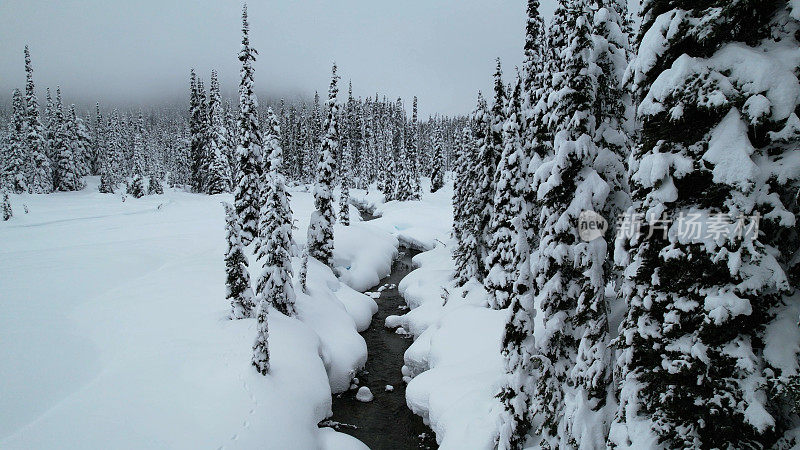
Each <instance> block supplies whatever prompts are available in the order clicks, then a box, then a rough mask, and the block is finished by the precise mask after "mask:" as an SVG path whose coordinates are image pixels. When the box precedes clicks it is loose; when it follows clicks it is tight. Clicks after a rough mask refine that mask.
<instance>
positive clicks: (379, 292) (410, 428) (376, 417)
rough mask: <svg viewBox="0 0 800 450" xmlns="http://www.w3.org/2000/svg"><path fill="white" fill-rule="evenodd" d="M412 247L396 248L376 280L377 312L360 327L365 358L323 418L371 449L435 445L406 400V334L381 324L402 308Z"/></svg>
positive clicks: (403, 307) (415, 447) (407, 339)
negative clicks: (366, 393) (364, 390)
mask: <svg viewBox="0 0 800 450" xmlns="http://www.w3.org/2000/svg"><path fill="white" fill-rule="evenodd" d="M417 253H418V252H416V251H415V250H410V249H403V248H401V249H400V256H399V257H398V259H397V260H395V262H394V264H393V266H392V273H391V275H389V276H388V277H386V278H384V279H383V280H382V281H381V284H380V286H376V288H375V291H376V292H374V294H373V296H374V297H376V301H377V303H378V312H377V313H376V314H375V316H373V318H372V325H370V327H369V328H368V329H366V330H365V331H364V332H362V333H361V336H363V337H364V340H365V341H366V343H367V348H368V354H369V357H368V358H367V363H366V365H365V367H364V370H363V371H362V372H361V373H359V374H358V376H357V380H358V384H357V385H356V384H354V385H353V386H352V389H351V390H349V391H347V392H344V393H342V394H339V395H334V397H333V417H332V418H331V421H325V422H323V425H326V426H333V427H334V428H335V429H336V430H337V431H341V432H343V433H347V434H350V435H352V436H355V437H356V438H358V439H359V440H361V441H362V442H364V443H365V444H367V445H368V446H369V447H370V448H371V449H372V450H378V449H417V448H436V439H435V437H434V434H433V432H432V431H431V430H430V428H428V427H427V426H426V425H425V424H424V423H423V420H422V418H421V417H420V416H417V415H416V414H414V413H413V412H411V410H410V409H408V406H407V405H406V385H405V382H403V374H402V373H401V368H402V366H403V354H404V353H405V351H406V350H407V349H408V347H409V346H410V345H411V339H410V338H409V337H408V336H405V335H402V334H398V333H396V332H395V330H392V329H388V328H386V327H384V325H383V324H384V321H385V320H386V317H388V316H390V315H392V314H398V313H402V312H403V311H404V309H405V308H406V306H405V301H404V300H403V298H402V297H401V296H400V293H399V292H398V291H397V285H398V284H399V283H400V281H401V280H402V279H403V277H405V276H406V275H408V273H409V272H411V270H412V269H413V267H412V264H411V259H412V257H413V256H414V255H416V254H417ZM356 386H359V387H363V386H366V387H368V388H369V389H370V391H371V392H372V394H373V395H374V399H373V400H371V401H369V402H363V401H360V400H359V399H357V398H356V392H357V391H358V387H356Z"/></svg>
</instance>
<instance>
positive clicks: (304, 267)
mask: <svg viewBox="0 0 800 450" xmlns="http://www.w3.org/2000/svg"><path fill="white" fill-rule="evenodd" d="M302 258H303V259H302V262H301V263H300V274H299V278H300V289H302V292H303V293H304V294H308V246H305V247H303V257H302Z"/></svg>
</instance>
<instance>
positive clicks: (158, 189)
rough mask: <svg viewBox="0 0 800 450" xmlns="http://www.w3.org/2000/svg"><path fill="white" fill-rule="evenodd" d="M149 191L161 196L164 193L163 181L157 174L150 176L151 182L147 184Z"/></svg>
mask: <svg viewBox="0 0 800 450" xmlns="http://www.w3.org/2000/svg"><path fill="white" fill-rule="evenodd" d="M147 191H148V192H149V193H150V194H151V195H152V194H157V195H161V194H163V193H164V185H163V184H162V183H161V179H160V178H159V176H158V175H156V174H155V173H151V174H150V180H149V181H148V183H147Z"/></svg>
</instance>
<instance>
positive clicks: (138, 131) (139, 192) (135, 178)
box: [128, 112, 147, 198]
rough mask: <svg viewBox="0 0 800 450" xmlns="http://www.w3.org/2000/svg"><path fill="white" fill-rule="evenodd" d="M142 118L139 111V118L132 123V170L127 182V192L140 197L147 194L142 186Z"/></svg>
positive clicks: (143, 151) (143, 149)
mask: <svg viewBox="0 0 800 450" xmlns="http://www.w3.org/2000/svg"><path fill="white" fill-rule="evenodd" d="M143 122H144V119H143V118H142V113H141V112H140V113H139V120H138V122H136V124H135V125H134V130H133V161H132V163H133V170H132V177H131V179H130V181H129V182H128V194H129V195H131V196H133V197H135V198H140V197H142V196H144V195H146V194H147V189H146V188H145V186H144V161H143V159H144V153H145V146H144V138H143V136H142V132H143V129H142V126H143Z"/></svg>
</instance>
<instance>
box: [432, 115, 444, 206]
mask: <svg viewBox="0 0 800 450" xmlns="http://www.w3.org/2000/svg"><path fill="white" fill-rule="evenodd" d="M444 169H445V167H444V156H443V155H442V131H441V130H436V132H435V135H434V138H433V167H432V170H433V172H432V173H431V192H436V191H438V190H439V189H441V188H442V187H444Z"/></svg>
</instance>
